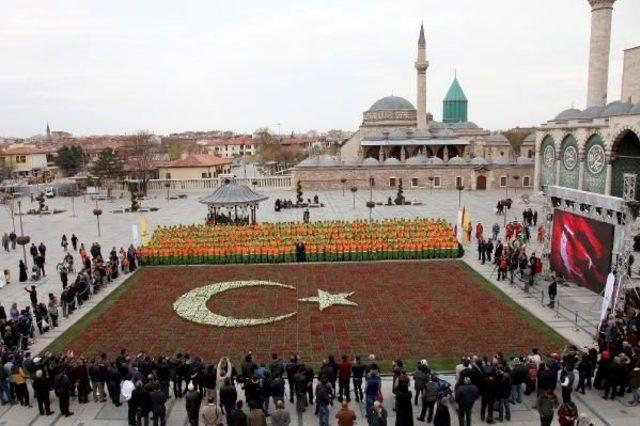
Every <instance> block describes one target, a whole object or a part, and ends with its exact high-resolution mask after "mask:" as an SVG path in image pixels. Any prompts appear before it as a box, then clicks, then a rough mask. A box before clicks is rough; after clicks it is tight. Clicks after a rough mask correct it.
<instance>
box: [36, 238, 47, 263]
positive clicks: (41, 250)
mask: <svg viewBox="0 0 640 426" xmlns="http://www.w3.org/2000/svg"><path fill="white" fill-rule="evenodd" d="M38 253H40V256H42V263H43V264H44V262H45V260H46V259H47V256H46V255H47V246H45V245H44V243H43V242H42V241H40V245H39V246H38Z"/></svg>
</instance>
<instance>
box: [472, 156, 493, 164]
mask: <svg viewBox="0 0 640 426" xmlns="http://www.w3.org/2000/svg"><path fill="white" fill-rule="evenodd" d="M469 164H473V165H474V166H486V165H487V164H489V163H488V162H487V160H485V159H484V157H474V158H473V159H472V160H471V161H470V162H469Z"/></svg>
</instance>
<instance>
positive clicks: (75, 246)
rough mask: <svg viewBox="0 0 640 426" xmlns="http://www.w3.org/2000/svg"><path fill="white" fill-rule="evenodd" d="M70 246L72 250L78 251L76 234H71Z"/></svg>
mask: <svg viewBox="0 0 640 426" xmlns="http://www.w3.org/2000/svg"><path fill="white" fill-rule="evenodd" d="M71 246H72V247H73V251H78V237H76V234H71Z"/></svg>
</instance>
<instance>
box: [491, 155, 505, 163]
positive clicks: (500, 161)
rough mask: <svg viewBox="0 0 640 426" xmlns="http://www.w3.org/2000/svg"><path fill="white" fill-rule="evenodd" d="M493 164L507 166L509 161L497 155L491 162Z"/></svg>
mask: <svg viewBox="0 0 640 426" xmlns="http://www.w3.org/2000/svg"><path fill="white" fill-rule="evenodd" d="M493 164H509V160H507V157H505V156H504V155H499V156H497V157H496V158H495V159H494V160H493Z"/></svg>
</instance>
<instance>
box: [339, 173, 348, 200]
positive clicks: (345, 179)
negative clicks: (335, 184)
mask: <svg viewBox="0 0 640 426" xmlns="http://www.w3.org/2000/svg"><path fill="white" fill-rule="evenodd" d="M340 183H341V184H342V196H343V197H344V184H345V183H347V178H341V179H340Z"/></svg>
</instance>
